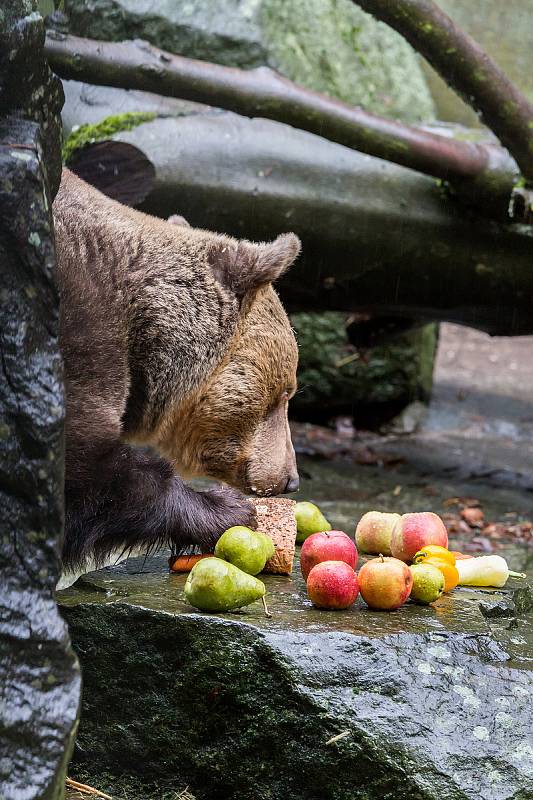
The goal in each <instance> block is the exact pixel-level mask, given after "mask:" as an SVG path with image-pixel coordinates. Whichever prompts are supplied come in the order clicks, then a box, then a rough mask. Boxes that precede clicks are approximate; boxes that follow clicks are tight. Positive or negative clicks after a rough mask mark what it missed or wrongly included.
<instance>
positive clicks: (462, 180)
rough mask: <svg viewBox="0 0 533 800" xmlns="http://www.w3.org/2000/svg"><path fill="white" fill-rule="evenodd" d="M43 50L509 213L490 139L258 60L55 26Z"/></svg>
mask: <svg viewBox="0 0 533 800" xmlns="http://www.w3.org/2000/svg"><path fill="white" fill-rule="evenodd" d="M46 52H47V55H48V58H49V61H50V65H51V66H52V68H53V69H54V70H55V71H56V72H57V73H58V75H60V77H62V78H67V79H74V80H84V81H87V82H89V83H93V84H99V85H106V86H116V87H120V88H125V89H141V90H146V91H151V92H156V93H157V94H162V95H167V96H170V97H179V98H182V99H186V100H195V101H197V102H201V103H207V104H210V105H214V106H218V107H221V108H225V109H228V110H231V111H235V112H237V113H239V114H242V115H246V116H260V117H265V118H268V119H273V120H277V121H279V122H285V123H288V124H289V125H292V126H293V127H295V128H301V129H303V130H307V131H310V132H312V133H315V134H318V135H319V136H321V137H323V138H325V139H329V140H330V141H332V142H337V143H339V144H343V145H345V146H347V147H350V148H351V149H354V150H359V151H361V152H363V153H367V154H369V155H373V156H377V157H378V158H382V159H386V160H388V161H393V162H395V163H397V164H401V165H403V166H406V167H410V168H411V169H414V170H417V171H419V172H423V173H425V174H428V175H433V176H435V177H437V178H441V179H443V180H447V181H450V182H452V183H453V184H454V187H455V188H456V189H457V190H458V191H459V193H460V194H461V195H464V196H467V198H468V199H469V200H470V202H474V203H476V205H478V206H480V207H481V208H482V209H483V210H484V211H485V213H490V214H496V215H498V216H500V217H501V218H505V217H506V216H507V213H508V207H509V201H510V197H511V193H512V191H513V187H514V184H515V183H516V179H517V175H518V170H517V167H516V164H515V162H514V161H513V160H512V159H511V157H510V156H509V154H508V153H507V152H506V151H505V150H503V149H502V148H500V147H498V146H496V145H491V144H476V143H473V142H467V141H456V140H454V139H450V138H447V137H445V136H439V135H437V134H434V133H430V132H428V131H425V130H422V129H420V128H415V127H412V126H409V125H405V124H402V123H400V122H396V121H392V120H388V119H385V118H382V117H379V116H376V115H374V114H369V113H367V112H365V111H363V110H362V109H361V108H356V107H352V106H349V105H347V104H346V103H343V102H341V101H340V100H335V99H332V98H330V97H327V96H325V95H321V94H318V93H316V92H312V91H310V90H307V89H304V88H302V87H299V86H297V85H296V84H294V83H292V82H291V81H289V80H287V79H286V78H283V77H282V76H280V75H278V74H277V73H276V72H274V71H272V70H270V69H268V68H266V67H260V68H258V69H253V70H240V69H236V68H232V67H223V66H219V65H216V64H211V63H208V62H204V61H197V60H194V59H190V58H184V57H182V56H175V55H171V54H170V53H166V52H163V51H161V50H158V49H157V48H155V47H152V46H151V45H149V44H147V43H146V42H140V41H135V42H121V43H110V42H100V41H99V42H96V41H92V40H90V39H83V38H79V37H75V36H64V35H62V34H58V33H54V32H50V33H49V34H48V36H47V41H46Z"/></svg>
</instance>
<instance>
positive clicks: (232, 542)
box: [215, 525, 274, 575]
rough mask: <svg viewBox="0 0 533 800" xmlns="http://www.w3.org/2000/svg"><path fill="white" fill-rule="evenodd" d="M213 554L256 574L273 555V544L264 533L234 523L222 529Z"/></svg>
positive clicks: (250, 573) (244, 570)
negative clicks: (224, 529) (225, 529)
mask: <svg viewBox="0 0 533 800" xmlns="http://www.w3.org/2000/svg"><path fill="white" fill-rule="evenodd" d="M215 555H216V556H217V557H218V558H223V559H225V560H226V561H229V562H230V564H233V565H234V566H236V567H238V568H239V569H242V570H243V572H247V573H248V574H249V575H257V574H258V573H259V572H261V570H262V569H264V566H265V564H266V562H267V561H268V559H269V558H271V556H273V555H274V545H273V543H272V539H270V537H268V536H267V535H266V534H264V533H260V532H258V531H252V530H251V529H250V528H245V527H244V525H235V526H234V527H233V528H228V530H227V531H224V533H223V534H222V536H221V537H220V539H219V540H218V542H217V543H216V547H215Z"/></svg>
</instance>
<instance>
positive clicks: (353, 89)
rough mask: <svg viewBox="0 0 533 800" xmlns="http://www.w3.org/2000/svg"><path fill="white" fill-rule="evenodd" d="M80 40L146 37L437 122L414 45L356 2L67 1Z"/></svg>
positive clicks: (368, 105)
mask: <svg viewBox="0 0 533 800" xmlns="http://www.w3.org/2000/svg"><path fill="white" fill-rule="evenodd" d="M64 8H65V11H66V13H67V14H68V15H69V17H70V29H71V31H72V32H73V33H76V34H79V35H82V36H90V37H94V38H97V39H105V40H110V41H121V40H123V39H133V38H142V39H147V40H148V41H150V42H151V43H152V44H154V45H156V46H158V47H161V48H163V49H165V50H169V51H171V52H174V53H179V54H181V55H185V56H190V57H193V58H200V59H203V60H206V61H214V62H216V63H219V64H225V65H228V66H236V67H243V68H248V69H249V68H252V67H258V66H262V65H268V66H270V67H273V68H274V69H277V70H278V71H279V72H281V73H282V74H284V75H286V76H287V77H289V78H291V80H294V81H296V82H297V83H300V84H302V85H303V86H306V87H308V88H310V89H314V90H315V91H320V92H325V93H327V94H330V95H332V96H334V97H339V98H340V99H341V100H344V101H346V102H347V103H352V104H354V105H362V106H364V107H365V108H366V109H367V110H368V111H374V112H376V113H386V114H387V115H388V116H392V117H395V118H399V119H404V120H408V121H413V122H414V121H419V120H429V119H433V118H434V116H435V113H434V106H433V101H432V98H431V95H430V92H429V90H428V87H427V84H426V81H425V78H424V76H423V74H422V70H421V67H420V63H419V60H418V57H417V56H416V54H415V53H414V51H413V50H412V48H411V47H410V46H409V45H408V44H407V43H406V42H405V41H404V40H403V39H402V38H401V37H400V36H399V35H398V34H396V33H395V32H394V31H392V30H391V29H390V28H388V27H387V26H386V25H383V24H381V23H378V22H376V21H375V20H374V19H373V18H372V17H370V16H369V15H368V14H366V13H365V12H363V11H362V10H361V9H360V8H358V7H357V6H356V5H354V4H353V3H352V2H350V0H257V1H256V2H254V3H250V2H249V0H204V2H202V3H191V2H189V0H166V1H165V0H162V2H160V3H158V4H157V5H154V4H153V3H148V2H141V3H140V2H139V0H93V2H91V3H87V2H86V0H65V4H64Z"/></svg>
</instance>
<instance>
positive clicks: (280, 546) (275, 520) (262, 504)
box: [251, 497, 296, 575]
mask: <svg viewBox="0 0 533 800" xmlns="http://www.w3.org/2000/svg"><path fill="white" fill-rule="evenodd" d="M251 502H252V503H253V504H254V506H255V510H256V514H257V530H258V531H263V533H266V534H267V535H268V536H270V538H271V539H272V541H273V542H274V546H275V548H276V552H275V553H274V555H273V556H272V558H270V559H269V560H268V561H267V563H266V565H265V568H264V570H263V572H270V573H272V574H274V575H290V574H291V572H292V562H293V560H294V550H295V548H296V518H295V516H294V506H295V505H296V503H295V501H294V500H290V499H289V498H288V497H254V498H253V499H251Z"/></svg>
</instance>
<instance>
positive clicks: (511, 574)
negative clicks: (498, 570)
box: [507, 569, 527, 578]
mask: <svg viewBox="0 0 533 800" xmlns="http://www.w3.org/2000/svg"><path fill="white" fill-rule="evenodd" d="M507 574H508V577H509V578H527V575H526V573H525V572H513V571H512V570H510V569H509V570H507Z"/></svg>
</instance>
